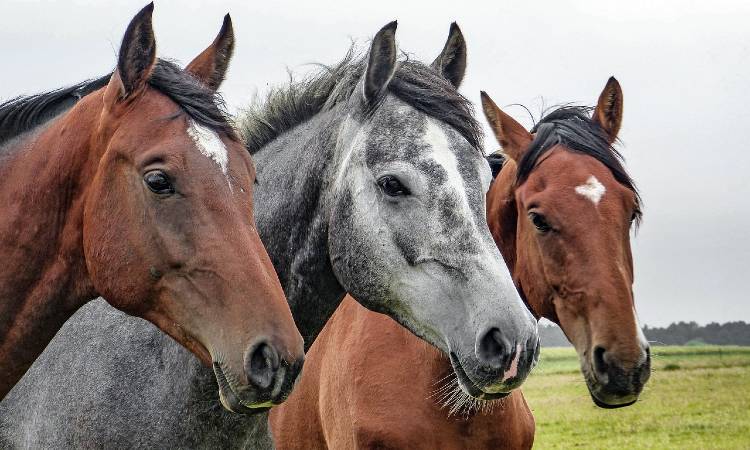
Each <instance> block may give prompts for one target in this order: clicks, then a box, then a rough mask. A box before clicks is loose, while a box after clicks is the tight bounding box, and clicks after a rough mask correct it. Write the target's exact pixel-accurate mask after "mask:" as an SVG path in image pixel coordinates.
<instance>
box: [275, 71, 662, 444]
mask: <svg viewBox="0 0 750 450" xmlns="http://www.w3.org/2000/svg"><path fill="white" fill-rule="evenodd" d="M482 102H483V107H484V111H485V114H486V116H487V118H488V120H489V122H490V124H491V125H492V129H493V131H494V132H495V134H496V137H497V139H498V141H499V142H500V144H501V145H502V147H503V149H504V151H505V154H506V156H507V160H506V162H505V164H504V165H503V166H502V170H500V173H499V175H498V176H497V178H496V179H495V181H494V182H493V184H492V186H491V188H490V191H489V192H488V194H487V204H488V209H487V214H488V223H489V225H490V229H491V230H492V233H493V236H494V238H495V241H496V242H497V244H498V246H499V247H500V249H501V251H502V253H503V255H504V256H505V258H506V260H507V261H508V264H509V267H510V268H511V272H512V273H513V277H514V281H515V282H516V284H517V285H518V286H519V290H520V292H521V293H522V295H523V296H524V298H525V299H526V301H527V302H528V305H529V306H530V307H531V308H532V310H533V311H534V312H535V314H536V316H537V317H539V316H543V317H546V318H548V319H550V320H552V321H554V322H556V323H558V324H560V325H561V327H562V328H563V330H564V331H565V333H566V334H567V336H568V337H569V338H570V340H571V341H572V342H573V344H574V345H575V347H576V349H577V351H578V353H579V355H580V359H581V368H582V371H583V373H584V376H585V378H586V381H587V383H588V386H589V390H590V392H591V395H592V398H593V399H594V402H595V403H596V404H597V405H599V406H602V407H618V406H625V405H629V404H631V403H633V402H634V401H635V400H636V399H637V397H638V395H639V393H640V391H641V389H642V387H643V384H644V383H645V382H646V381H647V379H648V376H649V365H650V359H649V350H648V344H647V343H646V341H645V339H644V338H643V335H642V333H641V331H640V328H638V325H637V322H636V317H635V311H634V307H633V296H632V289H631V285H632V282H633V263H632V258H631V252H630V238H629V233H630V228H631V223H632V222H634V221H636V220H638V218H639V217H640V207H639V203H640V202H639V197H638V194H637V191H636V189H635V186H634V184H633V182H632V180H631V179H630V177H629V176H628V175H627V174H626V172H625V171H624V169H623V167H622V165H621V163H620V161H619V159H620V157H619V154H617V153H616V151H615V150H614V149H613V148H612V143H613V142H614V141H615V139H616V136H617V132H618V130H619V128H620V122H621V117H622V91H621V89H620V86H619V84H618V83H617V81H616V80H615V79H614V78H612V79H610V80H609V82H608V83H607V85H606V87H605V89H604V91H603V92H602V94H601V96H600V98H599V103H598V105H597V107H596V109H595V110H594V113H593V117H592V118H589V116H588V110H587V109H585V108H571V107H563V108H560V109H558V110H556V111H554V112H552V113H550V114H549V115H547V116H546V117H545V118H543V119H542V120H541V121H540V123H539V124H538V125H537V126H536V127H535V129H534V130H532V133H533V134H532V133H529V132H527V131H526V130H525V129H524V128H523V127H522V126H521V125H520V124H518V122H516V121H515V120H513V119H512V118H511V117H510V116H508V115H507V114H505V113H503V112H502V111H501V110H500V109H499V108H497V106H496V105H495V104H494V103H493V102H492V100H490V98H489V97H488V96H487V95H486V94H484V93H482ZM363 348H366V349H367V350H366V351H364V352H363V351H362V350H361V349H363ZM407 361H410V363H409V364H413V362H414V361H420V365H419V367H420V368H421V370H420V371H418V372H415V371H410V370H406V369H405V368H406V367H408V365H409V364H407V363H406V362H407ZM449 374H450V365H449V362H448V361H447V360H446V359H445V357H444V356H442V355H441V353H440V352H439V351H437V350H436V349H434V348H432V347H431V346H429V345H428V344H426V343H424V342H423V341H420V340H418V339H415V338H414V337H413V336H412V335H410V334H409V333H408V332H407V331H405V330H404V329H403V328H401V327H399V326H398V325H397V324H396V323H395V322H393V321H392V320H390V319H389V318H388V317H386V316H383V315H380V314H377V313H373V312H370V311H368V310H366V309H364V308H363V307H361V306H360V305H359V304H358V303H357V302H356V301H354V300H353V299H351V298H348V299H346V300H345V301H344V303H343V304H342V305H341V306H340V307H339V309H338V310H337V311H336V313H335V314H334V315H333V317H332V318H331V320H330V321H329V322H328V324H327V325H326V328H325V329H324V330H323V332H322V333H321V334H320V335H319V336H318V339H317V340H316V341H315V343H314V344H313V346H312V348H311V349H310V351H309V352H308V356H307V367H306V369H305V375H304V376H303V377H302V379H301V381H300V385H299V386H298V387H297V389H296V390H295V392H294V393H293V394H292V396H291V397H290V399H289V401H288V402H287V403H285V404H284V405H282V406H280V407H278V408H275V409H274V410H273V411H272V412H271V425H272V427H273V430H274V436H275V440H276V444H277V448H279V449H301V448H306V449H313V448H334V449H340V448H393V449H395V448H399V449H400V448H409V449H415V448H424V449H459V448H464V449H483V448H486V449H500V448H507V449H518V448H530V447H531V445H532V443H533V439H534V418H533V416H532V415H531V412H530V410H529V408H528V406H527V404H526V401H525V400H524V398H523V395H522V394H521V392H520V391H518V390H516V391H513V392H512V393H511V394H510V395H509V396H508V397H506V398H504V399H501V400H495V401H492V402H482V403H480V402H477V401H475V400H472V399H470V398H468V397H466V396H463V395H461V393H460V391H459V390H457V389H455V383H454V382H452V381H448V382H446V381H445V380H446V377H448V378H449ZM406 386H408V388H406ZM431 393H432V395H431ZM439 403H443V404H444V406H448V407H450V408H451V411H450V412H454V413H460V414H459V415H460V417H457V418H450V417H448V414H447V413H446V411H445V409H441V407H440V405H439ZM282 430H283V432H282Z"/></svg>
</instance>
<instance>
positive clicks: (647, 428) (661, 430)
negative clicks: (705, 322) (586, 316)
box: [523, 346, 750, 449]
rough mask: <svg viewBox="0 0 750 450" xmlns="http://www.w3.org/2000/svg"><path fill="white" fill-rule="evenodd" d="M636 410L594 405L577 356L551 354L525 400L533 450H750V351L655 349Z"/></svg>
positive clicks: (548, 352) (553, 350)
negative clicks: (532, 423)
mask: <svg viewBox="0 0 750 450" xmlns="http://www.w3.org/2000/svg"><path fill="white" fill-rule="evenodd" d="M652 355H653V368H654V370H653V373H652V375H651V380H650V381H649V382H648V384H647V386H646V388H645V389H644V392H643V394H642V395H641V399H640V400H639V401H638V402H637V403H636V404H635V405H633V406H630V407H627V408H622V409H616V410H604V409H600V408H597V407H596V406H594V404H593V403H592V402H591V400H590V398H589V395H588V392H587V390H586V385H585V383H584V381H583V378H582V376H581V374H580V373H579V369H578V359H577V356H576V354H575V352H574V350H573V349H572V348H544V349H542V356H541V359H540V363H539V366H538V368H537V369H536V370H535V372H534V374H533V375H532V376H531V377H530V378H529V380H528V381H527V382H526V384H524V387H523V392H524V395H525V396H526V399H527V401H528V403H529V406H530V407H531V409H532V410H533V411H534V417H535V418H536V424H537V428H536V440H535V445H534V448H538V449H547V448H566V449H567V448H592V449H605V448H617V449H635V448H639V449H640V448H647V449H750V347H731V346H724V347H718V346H701V347H654V348H652Z"/></svg>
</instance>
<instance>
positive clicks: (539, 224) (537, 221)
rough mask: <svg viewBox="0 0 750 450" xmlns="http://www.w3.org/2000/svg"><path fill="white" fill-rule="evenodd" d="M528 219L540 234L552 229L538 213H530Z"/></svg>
mask: <svg viewBox="0 0 750 450" xmlns="http://www.w3.org/2000/svg"><path fill="white" fill-rule="evenodd" d="M529 219H531V223H533V224H534V226H535V227H536V229H537V230H539V232H541V233H546V232H548V231H550V230H551V229H552V226H550V224H549V223H548V222H547V219H545V218H544V216H543V215H541V214H539V213H535V212H530V213H529Z"/></svg>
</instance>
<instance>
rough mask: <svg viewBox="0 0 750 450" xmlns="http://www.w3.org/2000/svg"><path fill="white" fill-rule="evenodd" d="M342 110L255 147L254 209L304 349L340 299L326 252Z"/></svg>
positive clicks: (335, 110)
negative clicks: (259, 147)
mask: <svg viewBox="0 0 750 450" xmlns="http://www.w3.org/2000/svg"><path fill="white" fill-rule="evenodd" d="M342 120H343V116H342V115H341V114H340V113H339V112H337V109H334V110H333V111H328V112H325V113H321V114H318V115H317V116H315V117H314V118H312V119H310V120H309V121H308V122H306V123H304V124H302V125H299V126H298V127H297V128H295V129H292V130H291V131H289V132H287V133H285V134H283V135H282V136H279V137H278V138H277V139H275V140H274V141H272V142H271V143H269V144H268V145H266V146H265V147H264V148H263V149H261V150H260V151H258V152H257V153H256V154H255V155H253V158H254V160H255V163H256V166H257V174H258V175H257V176H258V185H257V186H256V188H255V199H254V201H255V215H256V220H257V223H258V230H259V233H260V236H261V239H262V240H263V243H264V244H265V245H266V248H267V250H268V253H269V255H270V257H271V260H272V261H273V264H274V267H275V269H276V272H277V273H278V275H279V280H280V281H281V285H282V286H283V287H284V293H285V294H286V296H287V300H288V301H289V306H290V308H291V310H292V314H293V315H294V320H295V322H296V324H297V328H298V329H299V331H300V333H301V334H302V337H303V338H304V339H305V347H306V349H308V348H309V347H310V345H312V343H313V341H314V340H315V338H316V337H317V336H318V334H319V333H320V331H321V330H322V329H323V326H324V325H325V323H326V322H327V321H328V318H329V317H331V315H332V314H333V312H334V311H335V309H336V308H337V307H338V305H339V303H341V300H342V299H343V298H344V294H345V291H344V288H343V287H342V286H341V284H340V283H339V282H338V280H337V279H336V276H335V275H334V272H333V267H332V265H331V261H330V254H329V252H328V224H329V219H330V216H331V210H330V209H331V208H330V202H329V198H330V195H331V193H330V186H331V182H332V180H333V176H335V173H336V166H337V163H336V161H337V160H338V158H337V137H338V131H339V129H340V125H341V121H342Z"/></svg>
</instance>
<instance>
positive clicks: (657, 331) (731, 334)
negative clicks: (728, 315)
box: [643, 321, 750, 345]
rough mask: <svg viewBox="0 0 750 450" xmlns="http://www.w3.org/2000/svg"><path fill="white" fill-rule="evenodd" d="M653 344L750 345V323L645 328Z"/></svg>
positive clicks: (688, 323) (693, 323)
mask: <svg viewBox="0 0 750 450" xmlns="http://www.w3.org/2000/svg"><path fill="white" fill-rule="evenodd" d="M643 333H644V334H645V335H646V338H647V339H648V340H649V341H650V342H651V343H653V344H657V345H658V344H663V345H685V344H700V343H701V342H703V343H706V344H714V345H750V323H745V322H743V321H737V322H727V323H722V324H719V323H716V322H712V323H709V324H708V325H706V326H701V325H698V324H697V323H695V322H677V323H673V324H671V325H669V326H668V327H666V328H657V327H649V326H645V327H643Z"/></svg>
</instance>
